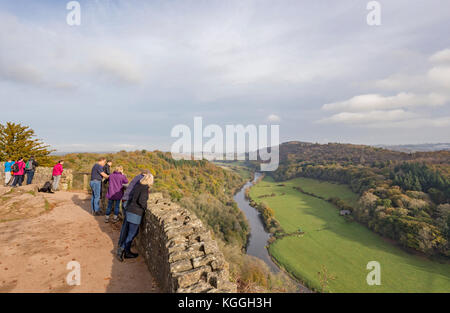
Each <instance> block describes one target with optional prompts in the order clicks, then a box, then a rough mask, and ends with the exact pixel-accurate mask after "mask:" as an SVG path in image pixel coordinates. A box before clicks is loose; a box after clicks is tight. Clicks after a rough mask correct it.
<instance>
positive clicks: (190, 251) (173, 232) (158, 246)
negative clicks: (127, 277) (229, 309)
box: [136, 193, 236, 292]
mask: <svg viewBox="0 0 450 313" xmlns="http://www.w3.org/2000/svg"><path fill="white" fill-rule="evenodd" d="M136 243H137V247H138V249H139V251H140V253H141V254H142V255H143V256H144V258H145V260H146V263H147V265H148V268H149V270H150V272H151V273H152V275H153V276H154V277H155V278H156V280H157V282H158V284H159V286H160V288H161V290H162V291H163V292H236V285H235V284H233V283H231V282H230V281H229V273H228V263H227V262H226V261H225V259H224V256H223V254H222V253H221V252H220V251H219V249H218V247H217V244H216V242H215V241H214V240H213V239H212V238H211V235H210V232H209V230H208V229H207V228H206V227H205V226H203V223H202V222H201V221H200V220H199V219H198V218H197V217H196V216H195V215H194V214H193V213H192V212H190V211H188V210H187V209H184V208H182V207H180V206H179V205H177V204H175V203H173V202H171V201H169V200H167V199H164V198H163V197H162V194H160V193H156V194H151V195H150V199H149V202H148V210H147V212H146V215H145V218H144V221H143V223H142V225H141V230H140V233H139V236H138V238H137V240H136Z"/></svg>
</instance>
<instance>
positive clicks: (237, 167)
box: [214, 161, 252, 180]
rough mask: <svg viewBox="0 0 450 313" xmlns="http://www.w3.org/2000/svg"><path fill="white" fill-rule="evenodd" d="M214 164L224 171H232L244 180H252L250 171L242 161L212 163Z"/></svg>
mask: <svg viewBox="0 0 450 313" xmlns="http://www.w3.org/2000/svg"><path fill="white" fill-rule="evenodd" d="M214 164H215V165H217V166H220V167H221V168H223V169H226V170H232V171H233V172H235V173H236V174H238V175H239V176H241V177H242V178H243V179H244V180H250V179H252V171H251V169H250V168H249V167H248V166H246V165H245V163H244V162H242V161H233V162H223V161H214Z"/></svg>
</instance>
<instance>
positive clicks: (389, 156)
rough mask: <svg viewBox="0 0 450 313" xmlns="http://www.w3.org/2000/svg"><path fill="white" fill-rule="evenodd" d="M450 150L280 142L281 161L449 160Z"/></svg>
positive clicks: (439, 162) (353, 162)
mask: <svg viewBox="0 0 450 313" xmlns="http://www.w3.org/2000/svg"><path fill="white" fill-rule="evenodd" d="M449 160H450V151H436V152H415V153H412V152H411V153H406V152H399V151H393V150H387V149H384V148H380V147H373V146H366V145H353V144H341V143H328V144H317V143H309V142H300V141H290V142H286V143H283V144H281V145H280V161H281V162H286V161H313V162H337V163H340V164H363V165H364V164H370V163H372V162H388V161H416V162H422V161H423V162H427V163H433V164H442V163H444V164H445V163H448V162H449Z"/></svg>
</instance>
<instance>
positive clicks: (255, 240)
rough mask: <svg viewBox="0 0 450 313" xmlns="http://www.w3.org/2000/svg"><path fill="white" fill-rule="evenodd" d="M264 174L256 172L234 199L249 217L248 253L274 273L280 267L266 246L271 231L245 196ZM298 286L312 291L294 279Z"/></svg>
mask: <svg viewBox="0 0 450 313" xmlns="http://www.w3.org/2000/svg"><path fill="white" fill-rule="evenodd" d="M261 176H262V174H261V173H258V172H256V173H255V177H254V179H253V181H249V182H247V183H246V184H245V185H244V186H243V187H242V188H241V190H239V192H237V193H236V194H235V195H234V201H236V203H237V205H238V207H239V208H240V209H241V211H242V212H244V214H245V216H246V217H247V221H248V223H249V225H250V236H249V238H248V243H247V254H248V255H252V256H255V257H257V258H259V259H261V260H263V261H264V262H265V263H266V264H267V265H268V266H269V268H270V270H271V271H272V272H273V273H278V272H280V268H279V267H278V266H277V265H276V264H275V263H274V262H273V261H272V258H271V257H270V255H269V252H268V251H267V248H266V246H267V245H268V240H269V238H270V236H271V235H270V233H268V232H267V231H266V230H265V229H264V223H263V220H262V217H261V213H259V212H258V210H256V209H255V208H254V207H252V206H251V205H250V202H249V201H248V200H247V199H246V198H245V190H246V189H248V188H250V187H251V186H253V184H254V183H255V182H256V181H257V180H258V178H260V177H261ZM293 282H294V283H295V285H296V286H297V291H298V292H302V293H309V292H311V291H310V290H309V289H308V288H306V287H305V286H303V285H302V284H300V283H299V282H298V281H296V280H293Z"/></svg>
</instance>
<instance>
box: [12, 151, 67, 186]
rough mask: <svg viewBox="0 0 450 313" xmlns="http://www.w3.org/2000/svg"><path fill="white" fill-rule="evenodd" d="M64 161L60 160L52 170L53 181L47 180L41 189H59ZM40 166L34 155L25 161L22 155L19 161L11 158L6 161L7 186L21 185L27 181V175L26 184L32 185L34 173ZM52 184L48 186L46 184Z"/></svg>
mask: <svg viewBox="0 0 450 313" xmlns="http://www.w3.org/2000/svg"><path fill="white" fill-rule="evenodd" d="M63 164H64V161H63V160H60V161H58V163H56V165H55V166H54V167H53V171H52V182H51V183H50V182H47V183H46V184H45V185H44V187H43V188H40V191H41V190H44V189H45V190H44V191H46V192H53V191H56V190H58V187H59V182H60V180H61V176H62V173H63V171H64V169H63ZM38 166H39V163H38V162H37V161H36V160H35V158H34V156H30V158H29V159H28V160H27V161H26V162H25V160H24V158H23V157H20V158H19V159H18V160H17V161H13V160H12V159H11V158H9V159H8V160H7V161H6V162H5V181H4V185H5V186H10V185H11V186H12V187H19V186H22V184H23V183H24V181H25V176H26V178H27V179H26V184H27V185H30V184H32V183H33V178H34V174H35V172H36V168H37V167H38ZM48 184H50V186H48V188H46V185H48Z"/></svg>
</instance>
